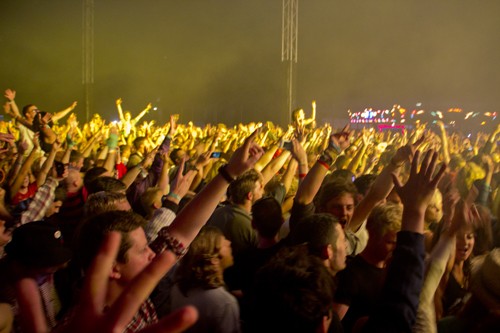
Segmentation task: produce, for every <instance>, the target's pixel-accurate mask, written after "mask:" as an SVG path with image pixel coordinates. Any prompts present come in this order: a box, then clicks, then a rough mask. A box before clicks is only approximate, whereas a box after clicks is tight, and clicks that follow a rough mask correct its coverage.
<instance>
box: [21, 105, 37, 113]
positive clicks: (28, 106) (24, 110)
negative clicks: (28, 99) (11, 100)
mask: <svg viewBox="0 0 500 333" xmlns="http://www.w3.org/2000/svg"><path fill="white" fill-rule="evenodd" d="M32 106H35V104H28V105H25V106H23V114H24V115H26V113H28V109H29V108H30V107H32Z"/></svg>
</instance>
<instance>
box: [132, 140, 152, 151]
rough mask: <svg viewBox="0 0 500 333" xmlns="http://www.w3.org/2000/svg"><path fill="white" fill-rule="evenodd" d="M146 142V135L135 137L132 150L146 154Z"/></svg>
mask: <svg viewBox="0 0 500 333" xmlns="http://www.w3.org/2000/svg"><path fill="white" fill-rule="evenodd" d="M147 142H148V140H147V139H146V137H144V136H139V137H137V138H136V139H135V140H134V142H133V145H134V150H135V151H137V152H140V153H142V154H146V153H147Z"/></svg>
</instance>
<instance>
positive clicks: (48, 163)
mask: <svg viewBox="0 0 500 333" xmlns="http://www.w3.org/2000/svg"><path fill="white" fill-rule="evenodd" d="M60 147H61V144H60V143H59V142H57V141H56V142H54V143H53V144H52V149H51V150H50V153H49V156H48V157H47V159H46V160H45V162H43V166H42V169H41V170H40V173H39V174H38V176H37V177H36V185H37V186H38V187H40V186H42V185H43V184H44V183H45V180H46V179H47V175H48V174H49V172H50V170H51V169H52V166H53V165H54V159H55V158H56V153H57V151H58V150H59V148H60Z"/></svg>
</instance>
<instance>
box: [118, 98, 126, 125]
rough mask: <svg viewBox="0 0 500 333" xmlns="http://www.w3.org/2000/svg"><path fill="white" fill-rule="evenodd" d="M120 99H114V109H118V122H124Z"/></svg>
mask: <svg viewBox="0 0 500 333" xmlns="http://www.w3.org/2000/svg"><path fill="white" fill-rule="evenodd" d="M122 102H123V101H122V99H121V98H118V99H117V100H116V109H117V110H118V117H119V118H120V122H122V123H124V122H126V120H125V117H124V116H123V109H122Z"/></svg>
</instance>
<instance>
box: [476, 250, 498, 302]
mask: <svg viewBox="0 0 500 333" xmlns="http://www.w3.org/2000/svg"><path fill="white" fill-rule="evenodd" d="M471 290H472V294H473V295H475V296H476V297H477V298H478V299H479V300H480V301H481V303H483V305H485V306H486V307H487V308H488V309H490V310H494V309H500V248H495V249H493V250H492V251H491V252H490V253H489V254H488V255H486V256H485V257H484V259H482V264H481V262H479V263H478V268H477V270H476V271H475V273H474V274H473V275H472V284H471Z"/></svg>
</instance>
